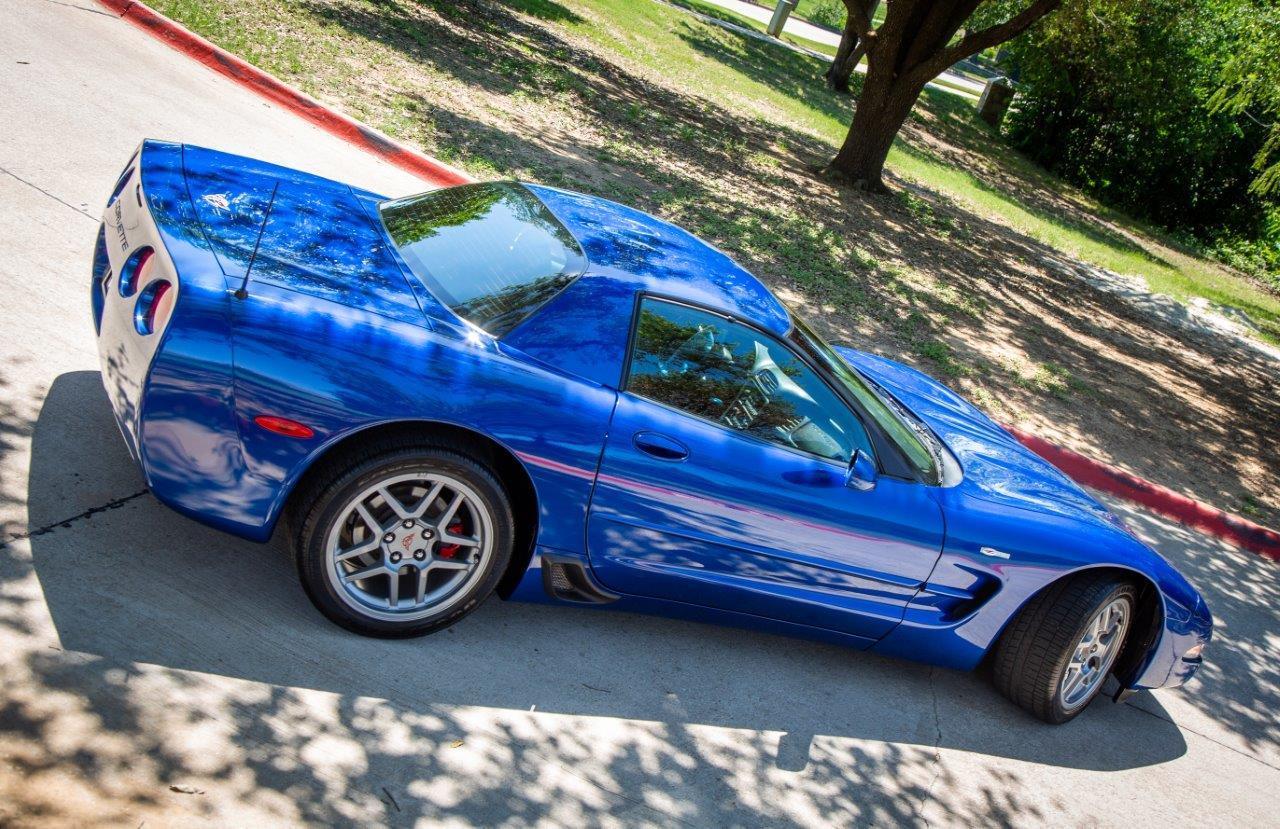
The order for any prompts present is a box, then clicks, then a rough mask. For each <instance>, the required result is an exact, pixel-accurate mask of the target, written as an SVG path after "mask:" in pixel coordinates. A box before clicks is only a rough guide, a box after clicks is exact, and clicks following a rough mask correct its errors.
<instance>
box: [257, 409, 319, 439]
mask: <svg viewBox="0 0 1280 829" xmlns="http://www.w3.org/2000/svg"><path fill="white" fill-rule="evenodd" d="M253 422H254V423H256V424H258V425H259V426H261V427H262V428H263V429H266V430H267V431H268V432H275V433H276V434H277V435H284V436H285V437H290V438H309V437H312V436H313V435H315V430H314V429H312V428H311V427H310V426H305V425H303V424H301V423H299V422H298V421H296V420H290V419H289V418H287V417H276V416H275V415H258V416H257V417H255V418H254V419H253Z"/></svg>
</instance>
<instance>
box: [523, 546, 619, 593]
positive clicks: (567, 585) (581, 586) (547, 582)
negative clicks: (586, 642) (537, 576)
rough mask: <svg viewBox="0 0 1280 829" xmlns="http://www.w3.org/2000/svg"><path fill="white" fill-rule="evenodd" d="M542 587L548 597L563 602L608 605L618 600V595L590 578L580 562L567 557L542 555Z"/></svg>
mask: <svg viewBox="0 0 1280 829" xmlns="http://www.w3.org/2000/svg"><path fill="white" fill-rule="evenodd" d="M542 587H543V589H544V590H546V591H547V594H548V595H549V596H552V597H553V598H556V599H560V600H561V601H565V602H576V603H578V604H608V603H609V602H612V601H617V599H618V594H616V593H611V592H609V591H608V590H606V589H604V588H603V587H601V586H600V585H599V584H598V583H597V582H596V580H595V579H594V578H592V577H591V575H590V573H588V572H587V569H586V568H585V567H584V566H583V562H582V561H580V560H578V559H575V558H570V557H568V556H564V557H561V556H548V555H546V554H545V553H544V554H542Z"/></svg>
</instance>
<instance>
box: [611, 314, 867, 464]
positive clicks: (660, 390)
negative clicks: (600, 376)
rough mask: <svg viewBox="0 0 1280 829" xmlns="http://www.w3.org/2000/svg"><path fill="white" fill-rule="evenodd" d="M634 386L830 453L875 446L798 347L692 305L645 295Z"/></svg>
mask: <svg viewBox="0 0 1280 829" xmlns="http://www.w3.org/2000/svg"><path fill="white" fill-rule="evenodd" d="M627 390H628V391H630V392H632V393H634V394H638V395H640V396H641V397H647V398H649V399H650V400H655V401H657V402H659V403H665V404H666V405H668V406H672V407H674V408H677V409H680V410H682V411H686V412H688V413H689V414H692V415H697V416H698V417H701V418H705V419H707V420H710V421H713V422H715V423H719V424H721V425H723V426H725V427H726V428H729V429H733V430H735V431H738V432H742V433H744V434H748V435H751V436H753V437H756V438H761V439H763V440H767V441H771V442H773V443H778V444H781V445H783V446H790V447H792V448H795V449H799V450H801V451H804V452H808V453H810V454H813V455H817V456H819V457H822V458H829V459H831V460H837V461H842V462H843V461H848V460H849V459H850V458H851V457H852V456H853V452H854V450H855V449H861V450H863V451H864V452H866V453H867V454H868V455H872V454H873V453H872V451H871V441H870V440H869V439H868V437H867V433H866V430H865V429H864V428H863V426H862V423H861V422H860V421H859V420H858V419H857V418H856V417H855V416H854V415H853V413H851V412H850V411H849V409H848V407H847V406H846V405H845V403H844V401H842V400H841V399H840V398H839V397H837V396H836V395H835V393H834V392H832V391H831V389H830V388H828V387H827V385H826V384H825V383H823V382H822V380H821V379H819V378H818V376H817V375H815V374H814V373H813V372H812V371H811V370H810V369H809V367H808V366H806V365H805V364H804V363H803V362H801V361H800V359H799V358H798V357H796V355H795V354H793V353H792V352H791V350H790V349H788V348H786V346H784V345H782V343H780V342H778V341H777V340H774V339H773V338H771V337H767V336H765V335H763V334H760V333H757V332H756V331H753V330H752V329H750V328H748V327H746V326H744V325H738V324H737V323H733V322H730V321H728V320H725V319H723V318H721V317H717V316H715V315H712V314H708V313H706V312H705V311H699V310H697V309H695V308H689V307H687V306H684V305H677V304H675V303H671V302H662V301H660V300H654V299H645V300H643V301H642V302H641V305H640V319H639V322H638V324H637V328H636V337H635V345H634V349H633V352H632V355H631V370H630V374H629V375H628V377H627Z"/></svg>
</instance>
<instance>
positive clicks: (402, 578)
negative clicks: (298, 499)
mask: <svg viewBox="0 0 1280 829" xmlns="http://www.w3.org/2000/svg"><path fill="white" fill-rule="evenodd" d="M303 501H304V502H303V503H302V504H300V505H299V507H300V508H299V510H298V512H299V514H301V515H303V516H305V517H304V518H303V520H302V521H301V522H300V523H301V529H300V531H299V532H298V534H297V537H296V538H295V553H296V561H297V566H298V573H299V576H300V578H301V580H302V584H303V587H304V588H305V589H306V591H307V595H308V596H309V597H310V599H311V601H312V603H314V604H315V606H316V608H317V609H319V610H320V612H321V613H323V614H324V615H325V616H327V617H328V618H329V619H330V620H332V621H333V622H335V623H337V624H339V625H341V626H342V627H345V628H347V629H348V630H353V631H356V632H357V633H362V634H365V635H370V636H381V637H406V636H419V635H423V634H427V633H431V632H433V631H436V630H440V629H441V628H444V627H448V626H449V625H451V624H453V623H454V622H456V621H458V620H459V619H461V618H462V617H463V616H464V615H466V614H467V613H469V612H470V611H472V610H474V609H475V608H476V607H477V606H478V605H479V604H480V602H482V601H483V600H484V599H485V598H487V597H488V596H489V594H490V593H492V592H493V589H494V586H495V585H496V584H497V582H498V580H499V578H500V577H501V575H502V573H503V571H504V569H505V568H506V566H507V562H508V560H509V559H510V556H511V545H512V537H513V521H512V516H511V508H510V506H509V504H508V501H507V496H506V493H505V491H504V490H503V488H502V485H501V483H500V482H499V481H498V479H497V478H496V477H495V476H494V475H493V473H492V472H490V471H489V470H488V469H487V468H486V467H485V466H484V465H483V464H481V463H480V462H478V461H476V460H475V459H473V458H471V457H470V456H468V455H466V454H463V453H461V452H457V451H453V450H451V449H445V448H439V447H405V448H399V449H395V450H391V451H388V452H384V453H382V454H380V455H378V456H376V457H374V458H371V459H368V460H365V461H362V462H359V463H356V464H354V465H352V466H350V467H347V468H345V469H342V468H341V467H339V468H338V469H336V470H333V471H332V474H330V475H329V476H328V478H327V479H326V480H322V481H318V482H316V483H315V484H313V485H312V487H311V488H310V490H309V491H308V493H306V494H304V496H303Z"/></svg>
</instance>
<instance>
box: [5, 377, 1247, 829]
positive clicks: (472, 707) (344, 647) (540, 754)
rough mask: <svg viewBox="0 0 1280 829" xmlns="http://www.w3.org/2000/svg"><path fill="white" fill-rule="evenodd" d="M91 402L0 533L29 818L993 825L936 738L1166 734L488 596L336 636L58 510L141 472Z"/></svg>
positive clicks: (816, 650)
mask: <svg viewBox="0 0 1280 829" xmlns="http://www.w3.org/2000/svg"><path fill="white" fill-rule="evenodd" d="M111 421H112V419H111V415H110V412H109V409H108V406H107V403H106V400H105V395H104V394H103V391H102V388H101V378H100V376H99V375H98V373H97V372H73V373H69V374H64V375H62V376H61V377H59V378H58V379H57V380H56V381H55V383H54V385H53V387H52V388H51V390H50V393H49V395H48V397H47V399H46V401H45V404H44V408H43V409H42V411H41V414H40V418H39V420H38V422H37V423H36V426H35V431H34V436H33V444H32V461H31V471H30V477H29V480H28V493H29V505H28V506H29V512H30V515H31V531H32V534H31V536H30V537H29V538H28V539H26V540H24V541H18V542H14V543H11V544H8V545H6V546H4V547H3V548H2V549H0V592H3V594H4V595H5V596H6V600H7V601H6V603H5V604H4V605H3V607H2V608H0V632H3V635H4V636H5V637H6V640H7V641H11V642H14V643H15V647H14V648H13V649H12V650H11V651H10V653H9V654H8V656H7V658H6V660H5V661H4V662H3V666H2V670H3V672H4V673H3V682H4V687H5V702H4V704H3V707H0V731H2V732H3V737H4V741H5V744H6V745H9V746H13V745H15V744H16V745H19V746H20V747H21V748H20V750H17V751H12V750H11V751H10V754H11V758H10V760H11V764H12V765H13V767H14V768H15V769H16V771H17V773H18V775H19V777H20V779H22V780H26V781H32V783H31V785H30V786H25V787H19V788H18V789H17V790H16V791H15V792H11V797H18V798H20V799H19V800H18V801H13V802H17V803H20V804H21V806H22V808H23V809H24V814H27V815H31V816H44V817H46V818H48V819H58V818H66V817H67V816H68V815H69V814H70V811H69V810H73V809H74V808H76V804H77V803H79V804H84V803H101V804H113V805H112V806H111V808H106V807H105V806H104V807H103V809H102V810H101V811H98V812H96V813H94V814H93V817H92V819H86V822H87V823H94V822H97V823H99V824H102V825H108V824H118V823H119V822H121V821H122V820H125V819H135V818H136V815H138V814H145V813H146V812H147V810H148V809H151V808H160V807H162V806H163V805H164V804H165V803H166V802H169V801H170V800H171V799H172V798H173V795H172V794H171V793H170V792H168V790H167V787H168V786H169V785H195V786H197V787H198V788H200V789H203V790H205V791H207V792H208V797H207V798H204V799H195V800H192V801H190V808H191V809H192V810H194V814H195V815H197V816H199V815H201V814H203V815H204V816H205V817H213V816H215V814H218V815H221V814H225V813H224V812H223V811H221V810H223V809H225V808H228V807H227V805H226V804H227V802H228V801H230V802H232V803H235V802H239V801H244V802H246V803H248V802H249V800H250V799H251V800H252V805H253V806H254V808H256V809H259V810H262V811H266V812H269V813H271V814H272V815H274V816H275V817H276V818H278V819H281V820H300V821H306V822H321V823H325V824H356V823H367V822H384V823H389V824H396V823H398V822H412V820H414V819H416V818H418V817H425V818H427V819H445V818H447V817H449V816H457V815H466V816H468V818H469V819H472V820H478V821H480V822H486V821H487V819H488V817H490V816H491V817H492V819H493V820H494V821H497V820H499V819H501V820H507V821H511V822H516V823H522V824H523V823H529V822H534V821H536V820H550V821H553V822H557V823H574V824H577V823H582V822H584V821H588V822H590V821H594V820H597V819H598V816H599V813H602V812H611V813H613V814H614V815H615V816H616V815H618V814H619V813H625V814H626V818H625V820H626V821H628V822H632V821H634V822H670V821H674V820H679V821H683V822H687V823H692V824H694V825H712V824H714V825H720V824H742V823H756V822H767V823H770V824H773V825H792V824H793V823H794V824H795V825H801V824H802V823H804V820H802V819H800V818H798V817H796V816H797V815H803V814H808V813H809V812H808V809H810V808H817V809H819V810H820V812H819V813H820V814H825V815H827V816H828V818H829V821H830V822H835V823H846V822H847V823H854V822H856V823H864V822H875V823H889V822H891V823H894V824H904V823H916V822H920V811H921V809H923V808H924V807H926V806H929V805H930V804H934V806H935V807H936V805H937V804H935V801H934V800H933V798H934V795H933V794H932V792H934V791H943V790H945V789H949V788H954V787H956V786H963V787H964V788H965V790H966V791H968V792H970V793H972V794H973V798H972V800H970V801H966V802H965V803H956V802H951V801H948V803H947V804H946V806H945V808H948V809H950V810H951V811H952V813H953V814H955V815H956V816H957V817H958V818H961V819H966V818H965V817H964V816H965V814H966V811H965V810H966V809H972V810H973V812H972V813H971V814H968V817H967V819H968V820H972V821H977V820H983V821H984V822H996V823H1000V824H1014V823H1017V822H1020V821H1022V820H1025V819H1028V818H1035V817H1040V818H1042V819H1043V818H1044V816H1043V815H1040V814H1039V813H1038V811H1037V809H1036V807H1034V806H1033V805H1032V804H1030V803H1029V802H1026V800H1024V798H1022V797H1021V796H1020V794H1019V791H1020V786H1021V783H1022V781H1020V780H1019V779H1018V775H1017V774H1016V773H1012V772H1011V773H1008V774H1007V775H1004V776H1002V777H1001V779H999V780H990V781H986V782H974V781H960V780H957V779H953V773H952V772H951V771H949V770H947V769H939V768H938V767H937V764H936V762H935V758H934V752H935V748H934V747H935V746H941V747H943V748H955V749H961V750H963V751H964V752H968V753H975V754H979V755H992V756H997V757H1013V758H1017V759H1020V760H1025V761H1029V762H1034V763H1040V764H1048V765H1057V766H1064V767H1071V768H1084V769H1096V770H1115V769H1129V768H1136V767H1141V766H1146V765H1151V764H1155V763H1163V762H1167V761H1169V760H1172V759H1174V758H1176V757H1179V756H1181V755H1182V754H1183V753H1184V752H1185V750H1186V747H1185V743H1184V741H1183V738H1182V735H1181V733H1180V732H1179V731H1178V729H1177V728H1176V727H1175V726H1174V725H1172V724H1171V723H1168V722H1166V721H1165V720H1167V719H1168V715H1167V714H1164V713H1163V711H1162V710H1161V709H1160V705H1159V703H1158V702H1157V701H1155V700H1154V698H1152V699H1149V700H1146V701H1144V705H1146V706H1148V707H1151V708H1153V710H1154V711H1155V712H1156V713H1157V717H1159V719H1155V718H1151V717H1147V716H1144V715H1141V714H1139V713H1138V712H1136V711H1132V710H1130V709H1129V708H1127V707H1125V706H1113V705H1109V704H1108V705H1099V706H1098V707H1097V708H1096V709H1094V710H1091V711H1090V712H1089V713H1088V716H1087V717H1085V718H1083V719H1081V720H1080V721H1078V723H1077V724H1075V725H1073V726H1072V727H1070V728H1067V729H1048V727H1046V726H1043V725H1041V724H1039V723H1037V722H1035V721H1033V720H1031V719H1029V718H1028V717H1026V716H1025V715H1024V714H1023V713H1022V712H1020V711H1018V710H1016V709H1015V708H1013V707H1012V706H1010V705H1008V704H1007V703H1005V702H1003V701H1002V700H1000V699H999V698H998V697H997V696H996V695H995V694H994V693H993V692H992V691H991V690H990V688H989V687H987V686H986V684H985V682H983V681H982V679H981V678H980V677H977V676H974V675H970V674H961V673H955V672H950V671H941V670H932V669H929V668H927V667H924V666H919V665H912V664H909V663H903V662H897V661H893V660H888V659H884V658H880V657H876V656H873V655H869V654H860V653H855V652H850V651H846V650H842V649H839V648H835V647H829V646H824V645H819V644H814V643H807V642H799V641H793V640H784V639H781V638H778V637H773V636H768V635H764V634H759V633H754V632H750V631H747V632H743V631H729V630H725V629H721V628H717V627H711V626H704V625H696V624H686V623H676V622H671V621H666V620H661V619H656V618H649V617H639V616H632V615H628V614H621V613H610V612H599V613H591V612H588V611H583V610H580V609H576V608H559V607H542V606H530V605H518V604H509V603H502V602H497V601H494V602H490V603H488V604H487V605H486V606H485V607H483V608H482V609H481V610H480V611H479V612H477V613H476V614H475V615H473V616H471V617H469V618H468V619H467V620H466V621H465V622H464V623H463V624H461V625H459V626H457V627H456V628H454V629H451V631H450V632H446V633H441V634H438V635H436V636H432V637H429V638H427V639H423V640H414V641H380V640H369V639H362V638H359V637H354V636H352V635H351V634H348V633H346V632H343V631H340V630H338V629H336V628H334V627H333V626H331V625H329V624H327V623H325V622H324V621H323V620H322V619H321V617H319V615H318V614H316V613H315V612H314V611H313V610H312V609H311V607H310V606H309V605H308V604H307V602H306V599H305V598H304V596H303V594H302V592H301V590H299V589H298V584H297V581H296V578H295V576H294V575H293V573H292V567H291V566H290V564H289V562H288V560H287V557H286V556H285V555H284V554H283V552H282V551H281V550H279V549H278V548H273V547H270V546H267V547H264V546H260V545H254V544H249V543H245V542H242V541H239V540H237V539H234V538H231V537H229V536H226V535H222V534H220V533H217V532H215V531H213V530H210V529H207V528H204V527H201V526H199V525H197V524H194V523H193V522H191V521H188V520H187V519H184V518H182V517H180V516H178V515H176V514H174V513H172V512H170V511H168V510H167V509H164V508H163V507H161V506H160V505H158V504H156V503H155V502H154V501H153V500H151V499H150V498H139V499H135V500H132V501H129V502H128V503H127V504H125V505H123V506H121V507H120V508H119V509H116V510H112V511H110V512H106V513H99V514H95V515H93V516H91V517H88V518H82V519H75V520H71V521H66V522H64V523H61V524H59V523H56V522H58V521H59V520H61V519H64V518H66V517H67V515H66V513H67V510H68V507H69V505H68V504H67V502H66V499H65V498H63V497H61V496H60V493H64V492H66V491H68V487H69V486H71V483H72V476H74V475H76V474H80V473H81V470H82V469H92V470H93V472H94V474H100V475H105V476H107V478H108V480H110V481H111V482H112V485H113V487H115V488H117V489H119V490H121V491H132V490H133V488H135V487H136V486H137V483H138V475H137V471H136V469H135V467H134V466H133V464H132V462H131V461H130V459H129V458H128V457H127V455H126V454H125V452H124V449H123V446H122V445H121V442H120V441H118V440H109V441H103V443H102V444H101V446H100V448H99V450H98V452H97V454H96V456H95V458H94V459H93V460H92V461H90V462H88V463H85V464H82V463H81V461H80V458H81V451H80V448H79V447H78V446H76V445H73V444H71V443H68V442H67V441H65V440H64V436H65V435H67V434H72V433H82V432H84V431H86V430H95V429H96V430H100V431H101V433H102V434H112V431H113V430H114V424H113V423H112V422H111ZM112 437H114V435H113V434H112ZM42 522H43V523H42ZM24 545H29V549H30V555H29V556H28V555H27V554H26V551H25V549H24ZM1221 575H1222V578H1223V579H1227V578H1229V577H1230V574H1229V573H1226V572H1224V573H1222V574H1221ZM46 607H47V610H46ZM46 613H47V615H46ZM46 620H48V621H46ZM49 621H51V622H52V626H51V627H50V626H49ZM55 644H56V647H54V645H55ZM1215 644H1217V643H1215ZM1244 644H1245V643H1238V644H1237V643H1232V642H1230V641H1227V642H1225V643H1223V644H1222V645H1221V646H1220V647H1224V648H1232V647H1236V646H1240V645H1244ZM1253 690H1255V691H1259V690H1262V689H1260V688H1255V689H1253ZM890 701H891V702H890ZM939 710H943V711H946V712H947V714H948V716H947V717H946V718H945V719H946V720H947V721H948V722H947V724H944V720H943V719H940V718H939V713H938V712H939ZM1233 714H1234V716H1238V717H1243V716H1244V709H1243V708H1242V707H1241V708H1237V709H1231V710H1229V711H1228V712H1227V717H1228V720H1227V722H1228V723H1230V722H1231V720H1230V717H1231V716H1232V715H1233ZM950 722H955V723H960V722H962V723H963V727H960V726H958V725H957V726H955V727H953V726H951V725H950V724H949V723H950ZM1240 724H1241V725H1245V724H1247V723H1245V721H1244V720H1243V719H1241V721H1240ZM1050 731H1051V733H1052V737H1053V739H1045V737H1046V736H1047V734H1048V733H1049V732H1050ZM1262 737H1263V738H1266V739H1272V737H1271V735H1266V734H1264V735H1262ZM458 740H461V741H462V743H463V744H462V745H461V746H456V747H455V742H456V741H458ZM59 774H61V775H65V774H74V775H75V776H76V780H77V781H78V782H77V786H79V787H81V789H82V790H81V791H80V792H79V793H78V795H77V798H76V799H75V803H70V802H62V803H60V802H58V799H57V798H50V797H49V796H48V794H49V792H48V789H47V788H45V786H47V785H48V781H49V779H50V778H51V777H53V776H55V775H59ZM935 774H936V775H940V780H939V781H934V780H933V778H934V776H935ZM1006 777H1007V778H1008V779H1006ZM939 782H940V783H941V785H940V786H937V787H936V788H935V785H934V784H937V783H939ZM41 783H43V785H40V784H41ZM784 792H785V796H784ZM797 798H798V800H797ZM393 801H394V804H393ZM803 802H809V803H811V804H812V805H811V806H805V807H803V808H801V807H800V805H799V804H801V803H803ZM0 814H3V812H0Z"/></svg>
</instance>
